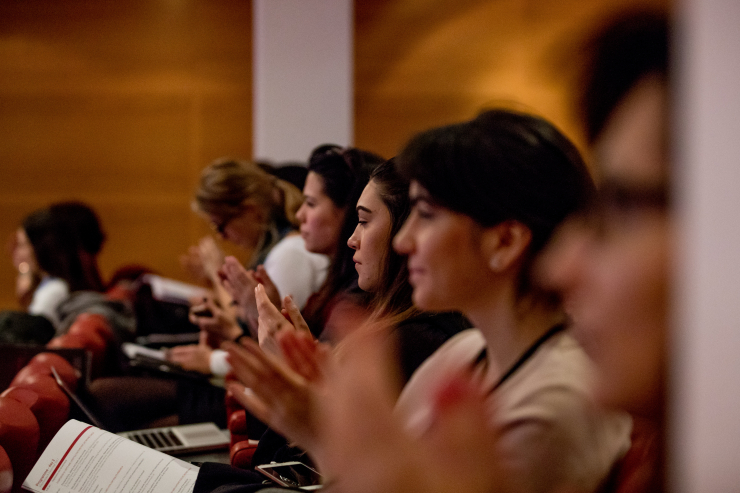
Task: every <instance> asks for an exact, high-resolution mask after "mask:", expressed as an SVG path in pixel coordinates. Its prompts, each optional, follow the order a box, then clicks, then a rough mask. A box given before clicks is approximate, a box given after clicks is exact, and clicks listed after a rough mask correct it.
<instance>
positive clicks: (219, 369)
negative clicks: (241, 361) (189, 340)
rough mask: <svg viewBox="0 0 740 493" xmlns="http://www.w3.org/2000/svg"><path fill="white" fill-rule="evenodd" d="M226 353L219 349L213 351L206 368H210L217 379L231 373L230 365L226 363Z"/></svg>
mask: <svg viewBox="0 0 740 493" xmlns="http://www.w3.org/2000/svg"><path fill="white" fill-rule="evenodd" d="M226 354H227V353H226V351H223V350H221V349H214V350H213V352H212V353H211V358H210V360H209V362H208V363H209V364H208V366H209V367H210V368H211V373H212V374H213V375H215V376H217V377H223V376H225V375H226V374H227V373H229V372H230V371H231V365H229V363H228V361H226Z"/></svg>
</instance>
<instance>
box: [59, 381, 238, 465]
mask: <svg viewBox="0 0 740 493" xmlns="http://www.w3.org/2000/svg"><path fill="white" fill-rule="evenodd" d="M52 373H53V374H54V378H55V379H56V381H57V384H58V385H59V387H60V388H61V389H62V391H64V393H65V394H66V395H67V397H69V399H70V401H71V402H72V403H74V404H75V406H76V407H77V408H78V410H79V411H80V412H81V413H82V414H83V415H84V416H85V417H86V418H87V419H84V418H83V419H82V420H83V421H87V422H88V423H90V424H91V425H94V426H97V427H98V428H100V429H102V430H105V429H106V428H105V426H103V424H102V422H101V421H100V420H99V419H98V418H97V416H95V414H93V412H92V411H90V409H89V408H88V407H87V406H85V404H84V403H83V402H82V401H81V400H80V398H79V397H78V396H77V395H76V394H75V393H74V392H73V391H72V390H71V389H70V388H69V387H68V386H67V384H66V383H65V382H64V380H62V379H61V378H60V377H59V374H58V373H57V371H56V369H55V368H53V367H52ZM118 435H119V436H122V437H124V438H128V439H129V440H133V441H135V442H138V443H140V444H141V445H145V446H147V447H149V448H153V449H154V450H159V451H160V452H164V453H165V454H169V455H175V456H180V455H188V454H193V453H198V452H208V451H214V450H225V449H227V448H228V447H229V435H228V432H225V431H222V430H220V429H219V428H218V426H216V424H215V423H197V424H192V425H177V426H165V427H161V428H148V429H145V430H134V431H124V432H121V433H118Z"/></svg>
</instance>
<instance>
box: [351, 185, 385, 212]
mask: <svg viewBox="0 0 740 493" xmlns="http://www.w3.org/2000/svg"><path fill="white" fill-rule="evenodd" d="M357 207H358V208H360V207H362V208H365V209H369V210H371V211H372V212H375V211H377V210H380V209H384V208H385V204H383V201H382V200H381V198H380V195H378V187H377V185H376V184H375V180H370V182H369V183H368V184H367V185H365V188H364V189H363V190H362V195H360V199H359V200H358V201H357Z"/></svg>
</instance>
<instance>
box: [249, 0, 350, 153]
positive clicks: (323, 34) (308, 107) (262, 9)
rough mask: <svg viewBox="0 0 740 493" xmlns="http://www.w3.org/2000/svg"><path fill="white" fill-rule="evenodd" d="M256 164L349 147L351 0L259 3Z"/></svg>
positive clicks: (256, 8) (256, 18)
mask: <svg viewBox="0 0 740 493" xmlns="http://www.w3.org/2000/svg"><path fill="white" fill-rule="evenodd" d="M253 6H254V17H253V23H254V47H253V50H254V51H253V55H254V59H253V67H254V73H253V81H254V82H253V83H254V97H253V100H254V118H253V129H254V130H253V134H254V135H253V137H254V138H253V148H254V151H253V153H254V158H255V159H269V160H273V161H287V160H299V161H305V160H306V158H307V157H308V155H309V153H310V152H311V149H313V148H314V147H316V146H317V145H319V144H323V143H335V144H339V145H343V146H346V145H351V144H352V141H353V134H354V125H353V122H354V107H353V98H354V91H353V77H354V74H353V31H354V21H353V8H352V7H353V3H352V0H253Z"/></svg>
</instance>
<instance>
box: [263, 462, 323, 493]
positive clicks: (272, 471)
mask: <svg viewBox="0 0 740 493" xmlns="http://www.w3.org/2000/svg"><path fill="white" fill-rule="evenodd" d="M257 470H258V471H259V472H261V473H262V474H264V475H265V476H267V477H268V478H270V479H271V480H272V481H274V482H275V483H276V484H278V485H280V486H288V487H293V488H300V489H302V490H308V491H311V490H318V489H320V488H321V474H319V472H318V471H316V470H315V469H312V468H310V467H308V466H307V465H306V464H304V463H302V462H295V461H294V462H279V463H276V462H271V463H270V464H262V465H261V466H257Z"/></svg>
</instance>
